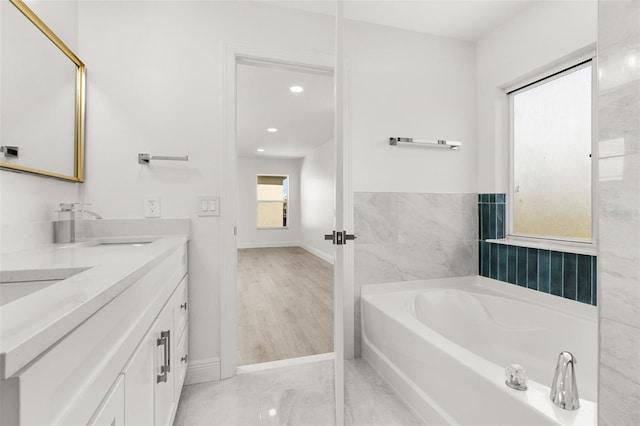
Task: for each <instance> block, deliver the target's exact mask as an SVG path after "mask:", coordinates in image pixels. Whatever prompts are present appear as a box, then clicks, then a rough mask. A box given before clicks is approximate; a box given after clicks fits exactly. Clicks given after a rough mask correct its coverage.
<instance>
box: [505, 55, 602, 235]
mask: <svg viewBox="0 0 640 426" xmlns="http://www.w3.org/2000/svg"><path fill="white" fill-rule="evenodd" d="M591 76H592V70H591V63H590V62H589V63H588V64H587V65H584V66H581V67H577V68H575V69H572V70H571V71H567V72H566V73H564V74H561V75H560V76H559V77H554V78H549V79H547V80H543V81H542V82H541V83H540V84H537V85H533V86H530V87H525V88H522V89H520V90H518V91H516V92H513V93H512V94H511V108H512V110H511V112H512V120H513V122H512V126H513V127H512V131H513V134H512V137H513V196H512V200H511V202H512V203H513V204H512V208H513V209H512V212H513V215H512V217H513V234H516V235H529V236H539V237H548V238H557V239H569V240H582V239H584V240H591V237H592V236H591V229H592V227H591V196H592V191H591V181H592V179H591V164H592V161H591V147H592V142H591V141H592V136H591V117H592V105H591V104H592V93H591V91H592V78H591Z"/></svg>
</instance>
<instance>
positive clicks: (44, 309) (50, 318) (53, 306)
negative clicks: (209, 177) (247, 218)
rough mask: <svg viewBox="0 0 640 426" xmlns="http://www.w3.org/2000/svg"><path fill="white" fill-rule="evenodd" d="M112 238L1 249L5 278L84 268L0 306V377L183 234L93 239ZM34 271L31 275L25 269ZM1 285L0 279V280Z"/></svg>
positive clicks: (93, 309) (113, 294)
mask: <svg viewBox="0 0 640 426" xmlns="http://www.w3.org/2000/svg"><path fill="white" fill-rule="evenodd" d="M110 239H111V240H113V238H104V237H103V238H96V239H94V240H92V241H89V242H82V243H75V244H47V245H43V246H40V247H38V248H34V249H29V250H24V251H19V252H14V253H5V254H3V255H2V271H1V272H0V273H1V274H2V278H3V279H4V280H16V277H17V279H27V280H31V279H36V278H37V279H43V278H48V277H51V276H55V275H56V273H60V272H64V270H69V269H77V268H78V269H85V268H86V270H84V271H83V272H80V273H77V274H76V275H73V276H71V277H69V278H67V279H64V280H61V281H59V282H56V283H54V284H52V285H49V286H48V287H45V288H43V289H41V290H38V291H35V292H34V293H31V294H29V295H27V296H24V297H22V298H19V299H17V300H14V301H11V302H9V303H7V304H5V305H4V306H0V378H2V379H4V378H7V377H11V376H12V375H14V374H15V373H16V372H18V371H19V370H20V369H21V368H23V367H24V366H26V365H27V364H28V363H29V362H31V361H32V360H33V359H35V358H36V357H37V356H38V355H40V354H41V353H42V352H44V351H45V350H47V349H48V348H49V347H50V346H51V345H53V344H54V343H56V342H57V341H58V340H59V339H61V338H62V337H63V336H65V335H66V334H67V333H69V332H70V331H71V330H73V329H74V328H75V327H77V326H78V325H79V324H80V323H82V322H83V321H85V320H86V319H87V318H89V317H90V316H91V315H93V314H94V313H95V312H96V311H97V310H98V309H100V308H101V307H103V306H104V305H106V304H107V303H109V302H110V301H111V300H112V299H113V298H114V297H116V296H117V295H118V294H120V293H121V292H122V291H124V290H125V289H126V288H128V287H129V286H130V285H131V284H133V283H134V282H136V281H137V280H138V279H140V278H141V277H142V276H143V275H145V274H146V273H147V272H149V271H150V270H151V269H153V268H154V267H155V266H156V265H157V264H159V263H160V262H161V261H162V260H163V259H164V258H166V257H167V256H168V255H169V254H170V253H172V252H173V251H174V250H176V249H177V248H179V247H180V246H182V245H183V244H184V243H186V242H187V241H188V235H186V234H185V235H171V236H159V237H151V236H148V235H147V236H143V237H122V238H118V240H125V239H130V241H135V240H139V241H145V240H151V239H153V240H154V241H153V242H151V243H149V244H144V245H140V246H133V245H106V246H100V245H97V244H99V243H100V242H105V241H108V240H110ZM34 274H36V275H38V276H37V277H33V276H30V275H34ZM0 285H1V284H0Z"/></svg>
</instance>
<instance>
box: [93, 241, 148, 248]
mask: <svg viewBox="0 0 640 426" xmlns="http://www.w3.org/2000/svg"><path fill="white" fill-rule="evenodd" d="M152 242H153V241H135V242H127V243H125V242H114V243H98V244H96V246H134V247H138V246H143V245H145V244H151V243H152Z"/></svg>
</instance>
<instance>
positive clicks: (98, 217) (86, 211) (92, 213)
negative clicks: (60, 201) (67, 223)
mask: <svg viewBox="0 0 640 426" xmlns="http://www.w3.org/2000/svg"><path fill="white" fill-rule="evenodd" d="M77 212H78V213H86V214H88V215H90V216H92V217H93V218H94V219H102V216H100V215H99V214H98V213H96V212H92V211H91V210H77Z"/></svg>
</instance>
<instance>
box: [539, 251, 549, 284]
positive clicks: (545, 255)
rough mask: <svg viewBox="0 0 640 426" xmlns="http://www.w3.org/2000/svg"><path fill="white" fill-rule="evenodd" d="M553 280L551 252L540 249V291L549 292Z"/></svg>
mask: <svg viewBox="0 0 640 426" xmlns="http://www.w3.org/2000/svg"><path fill="white" fill-rule="evenodd" d="M550 282H551V252H550V251H549V250H538V291H542V292H544V293H549V284H550Z"/></svg>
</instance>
